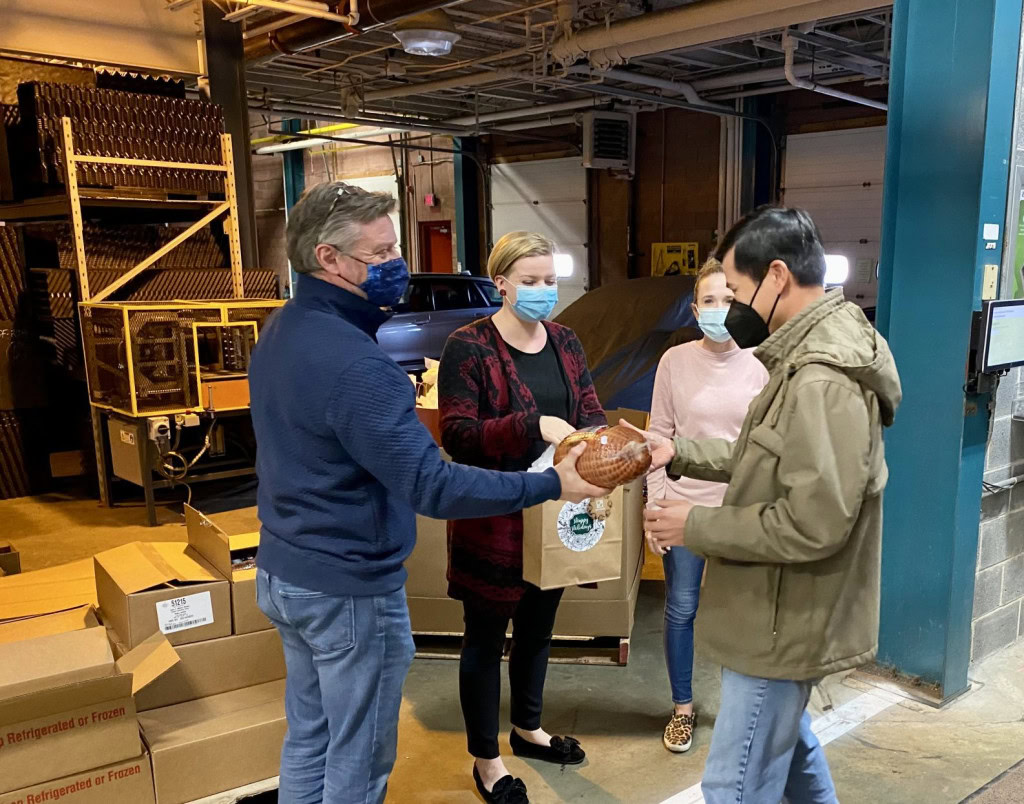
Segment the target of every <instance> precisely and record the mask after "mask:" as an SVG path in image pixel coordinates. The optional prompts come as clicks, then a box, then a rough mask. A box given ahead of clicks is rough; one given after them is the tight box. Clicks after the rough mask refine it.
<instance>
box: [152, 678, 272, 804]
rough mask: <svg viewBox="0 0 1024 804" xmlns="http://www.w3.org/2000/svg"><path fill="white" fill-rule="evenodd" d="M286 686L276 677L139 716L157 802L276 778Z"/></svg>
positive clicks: (180, 803) (178, 802) (169, 803)
mask: <svg viewBox="0 0 1024 804" xmlns="http://www.w3.org/2000/svg"><path fill="white" fill-rule="evenodd" d="M284 684H285V683H284V681H271V682H270V683H268V684H260V685H259V686H256V687H246V688H245V689H241V690H235V691H233V692H225V693H223V694H221V695H214V696H211V697H209V698H201V699H199V700H197V701H189V702H188V703H181V704H177V705H175V706H167V707H164V708H162V709H154V710H152V711H150V712H143V713H142V714H140V715H139V723H140V724H141V726H142V733H143V737H144V738H145V740H146V745H147V746H149V752H150V756H151V758H152V762H153V783H154V786H155V788H156V802H157V804H184V803H185V802H189V801H194V800H196V799H200V798H203V797H204V796H209V795H213V794H214V793H219V792H222V791H224V790H232V789H234V788H236V787H241V786H243V785H246V784H251V783H253V782H258V781H261V780H263V779H270V778H272V777H274V776H277V775H278V773H279V771H280V761H281V744H282V742H283V741H284V735H285V731H286V730H287V723H286V721H285V715H284Z"/></svg>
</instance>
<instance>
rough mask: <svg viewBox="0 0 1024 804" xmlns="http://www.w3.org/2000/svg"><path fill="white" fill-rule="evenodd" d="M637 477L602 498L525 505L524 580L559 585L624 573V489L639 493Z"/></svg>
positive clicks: (551, 586) (544, 585) (545, 585)
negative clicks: (626, 485)
mask: <svg viewBox="0 0 1024 804" xmlns="http://www.w3.org/2000/svg"><path fill="white" fill-rule="evenodd" d="M638 482H639V481H633V483H632V484H630V486H629V487H622V486H620V487H619V488H617V489H615V491H613V492H612V493H611V494H610V495H609V496H608V497H605V498H602V499H601V500H584V501H583V502H582V503H567V502H561V501H558V500H555V501H553V502H547V503H544V504H543V505H537V506H534V507H533V508H527V509H526V510H525V511H523V580H525V581H527V582H528V583H532V584H533V585H534V586H537V587H539V588H540V589H560V588H564V587H567V586H578V585H580V584H585V583H596V582H598V581H610V580H614V579H616V578H619V577H621V575H622V557H623V554H624V552H625V551H624V541H625V534H624V530H623V515H624V514H625V513H626V505H625V503H624V494H625V493H626V491H627V489H628V491H629V493H633V494H636V493H639V491H638V490H637V489H635V488H633V487H634V486H636V485H637V484H638ZM602 517H603V518H602Z"/></svg>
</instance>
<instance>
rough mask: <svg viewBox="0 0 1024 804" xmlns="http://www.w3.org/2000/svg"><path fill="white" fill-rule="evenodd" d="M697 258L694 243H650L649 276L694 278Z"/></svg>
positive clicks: (698, 266)
mask: <svg viewBox="0 0 1024 804" xmlns="http://www.w3.org/2000/svg"><path fill="white" fill-rule="evenodd" d="M698 256H699V254H698V246H697V244H696V243H651V276H695V275H696V273H697V271H698V269H699V268H700V261H699V259H698Z"/></svg>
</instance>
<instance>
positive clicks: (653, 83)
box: [570, 67, 733, 112]
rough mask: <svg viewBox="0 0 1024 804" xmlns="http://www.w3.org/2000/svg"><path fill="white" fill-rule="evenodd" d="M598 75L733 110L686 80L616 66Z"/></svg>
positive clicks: (584, 70)
mask: <svg viewBox="0 0 1024 804" xmlns="http://www.w3.org/2000/svg"><path fill="white" fill-rule="evenodd" d="M581 71H582V72H583V73H584V74H590V70H589V69H588V68H586V67H584V68H578V67H576V68H572V69H571V70H570V72H581ZM596 74H597V75H600V76H603V77H605V78H611V79H613V80H615V81H623V82H628V83H631V84H640V85H642V86H648V87H654V88H656V89H661V90H664V91H665V92H671V93H673V94H676V95H682V96H683V97H684V98H685V99H686V100H687V102H689V103H693V104H695V105H699V106H707V107H708V109H715V108H718V109H720V110H722V111H730V112H731V111H733V109H732V107H730V106H720V105H719V104H717V103H712V102H711V101H708V100H705V99H704V98H702V97H701V96H700V95H698V94H697V90H696V88H695V87H694V86H693V84H688V83H687V82H686V81H670V80H669V79H667V78H658V76H656V75H647V74H645V73H638V72H634V71H632V70H621V69H618V68H615V67H611V68H609V69H607V70H599V71H596Z"/></svg>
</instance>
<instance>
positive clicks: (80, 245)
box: [61, 117, 245, 302]
mask: <svg viewBox="0 0 1024 804" xmlns="http://www.w3.org/2000/svg"><path fill="white" fill-rule="evenodd" d="M61 128H62V133H63V138H64V172H65V187H66V190H67V208H68V212H69V213H70V216H71V229H72V235H73V237H74V241H75V262H76V268H77V272H78V286H79V293H80V294H81V299H82V301H92V302H99V301H104V300H105V299H107V298H109V297H110V296H111V295H112V294H114V293H116V292H117V291H118V290H120V289H121V288H122V287H124V286H125V285H126V284H128V283H129V282H131V281H132V280H133V279H134V278H135V277H137V276H138V275H139V274H141V273H142V272H143V271H145V270H146V269H147V268H149V267H150V266H152V265H155V264H156V263H157V262H158V261H159V260H160V259H161V258H163V257H165V256H167V254H169V253H170V252H171V251H173V250H174V249H175V248H177V247H178V246H180V245H181V244H182V243H184V242H185V241H186V240H188V239H189V238H190V237H191V236H192V235H194V234H195V233H196V232H198V231H200V230H201V229H203V228H205V227H206V226H208V225H209V224H211V223H213V221H215V220H216V219H217V218H219V217H221V216H222V215H223V216H225V217H224V231H225V233H226V234H227V237H228V244H229V252H230V253H229V257H230V263H231V290H232V295H233V296H234V298H236V299H244V298H245V288H244V286H243V284H242V249H241V244H240V240H239V233H238V195H237V192H236V188H235V163H234V151H233V148H232V145H231V135H230V134H221V135H220V150H221V162H220V164H209V165H207V164H202V163H198V162H165V161H161V160H155V159H130V158H127V157H119V156H90V155H87V154H79V153H78V152H76V151H75V142H74V132H73V129H72V125H71V118H69V117H64V118H61ZM86 164H99V165H121V166H125V167H140V168H144V167H150V168H152V167H156V168H169V169H172V170H202V171H207V172H216V173H222V174H223V177H224V199H225V200H224V201H218V202H212V208H211V209H210V210H209V211H208V212H207V213H206V214H205V215H203V216H202V217H201V218H200V219H199V220H197V221H195V222H194V223H193V224H191V225H190V226H189V227H188V228H186V229H185V230H184V231H182V232H181V233H180V234H179V235H177V236H176V237H175V238H174V239H172V240H171V241H169V242H168V243H166V244H165V245H164V246H162V247H161V248H160V249H158V250H157V251H155V252H154V253H153V254H151V255H149V256H148V257H146V259H144V260H142V261H141V262H139V263H138V264H137V265H135V266H134V267H132V268H130V269H129V270H128V271H126V272H125V273H124V274H123V275H122V276H121V277H119V278H118V279H117V280H116V281H114V282H111V283H110V284H109V285H107V286H106V287H105V288H103V289H102V290H100V291H98V292H97V293H95V294H94V293H92V292H91V290H90V287H89V270H88V265H87V263H86V255H85V228H84V223H83V218H82V207H83V206H84V205H88V203H89V202H90V201H92V200H101V199H92V198H90V194H89V193H88V191H86V192H85V193H83V192H82V189H80V188H79V186H78V170H79V166H80V165H86ZM83 201H84V202H85V204H83ZM118 201H120V199H118ZM190 203H193V204H195V203H197V202H190ZM198 203H202V204H204V205H206V204H209V203H210V202H198ZM162 204H166V205H168V206H169V207H171V208H173V207H174V206H175V205H179V206H180V205H181V204H182V202H181V201H180V200H177V199H168V200H167V201H160V200H154V199H140V200H139V205H140V206H142V205H144V206H146V207H152V206H153V205H156V206H160V205H162ZM125 205H126V206H130V205H131V202H130V201H127V200H126V204H125Z"/></svg>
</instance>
